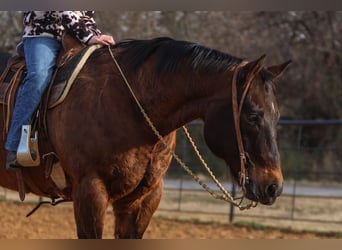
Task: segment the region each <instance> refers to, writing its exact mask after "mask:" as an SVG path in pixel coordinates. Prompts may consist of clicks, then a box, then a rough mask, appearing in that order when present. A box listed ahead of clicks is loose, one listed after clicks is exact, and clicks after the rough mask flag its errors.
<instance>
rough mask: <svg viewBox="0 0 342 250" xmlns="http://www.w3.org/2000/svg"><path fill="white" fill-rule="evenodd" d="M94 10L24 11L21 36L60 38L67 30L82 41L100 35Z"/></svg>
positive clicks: (85, 41)
mask: <svg viewBox="0 0 342 250" xmlns="http://www.w3.org/2000/svg"><path fill="white" fill-rule="evenodd" d="M93 16H94V11H27V12H24V20H23V23H24V26H25V28H24V34H23V37H37V36H38V37H39V36H40V37H41V36H43V37H44V36H45V37H54V38H56V39H58V40H60V39H61V37H62V34H63V33H64V32H65V31H67V32H68V33H70V34H71V35H73V36H75V37H76V38H77V39H78V40H80V41H81V42H83V43H87V42H88V41H89V40H90V39H91V38H92V37H93V36H94V35H100V34H101V31H100V30H99V29H98V28H97V25H96V22H95V20H94V18H93Z"/></svg>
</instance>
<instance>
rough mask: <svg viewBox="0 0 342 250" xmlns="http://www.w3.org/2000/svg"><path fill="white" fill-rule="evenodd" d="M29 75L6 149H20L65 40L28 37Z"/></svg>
mask: <svg viewBox="0 0 342 250" xmlns="http://www.w3.org/2000/svg"><path fill="white" fill-rule="evenodd" d="M23 42H24V53H25V60H26V67H27V75H26V77H25V78H24V80H23V82H22V83H21V85H20V87H19V90H18V95H17V98H16V102H15V105H14V110H13V115H12V121H11V126H10V129H9V132H8V135H7V141H6V144H5V148H6V149H7V150H8V151H17V148H18V146H19V142H20V137H21V127H22V125H28V124H31V120H32V116H33V115H34V114H35V111H36V110H37V108H38V106H39V103H40V101H41V99H42V96H43V94H44V92H45V90H46V89H47V87H48V85H49V83H50V81H51V78H52V75H53V70H54V68H55V65H56V58H57V55H58V52H59V50H60V48H61V43H60V42H59V41H58V40H57V39H54V38H50V37H32V38H31V37H30V38H24V41H23Z"/></svg>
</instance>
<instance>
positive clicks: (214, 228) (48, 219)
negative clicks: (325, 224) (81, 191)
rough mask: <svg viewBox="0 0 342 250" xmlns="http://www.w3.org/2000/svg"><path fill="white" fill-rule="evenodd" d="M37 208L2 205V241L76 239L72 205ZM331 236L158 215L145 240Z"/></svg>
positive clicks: (109, 231)
mask: <svg viewBox="0 0 342 250" xmlns="http://www.w3.org/2000/svg"><path fill="white" fill-rule="evenodd" d="M33 207H34V205H32V204H28V203H19V202H13V201H7V202H0V210H1V217H0V225H1V227H0V239H75V238H76V230H75V223H74V218H73V211H72V207H71V206H70V205H63V204H61V205H58V206H56V207H51V206H42V207H41V208H40V209H38V210H37V211H36V213H34V214H33V215H32V216H31V217H29V218H26V217H25V216H26V214H27V213H28V212H30V211H31V210H32V208H33ZM112 225H113V217H112V214H111V212H108V213H107V218H106V225H105V229H104V238H107V239H108V238H113V236H112V235H113V226H112ZM336 237H337V236H336V235H331V234H316V233H305V232H294V231H288V230H280V229H271V228H263V229H255V228H253V227H250V226H241V225H240V226H236V225H235V226H234V225H229V224H219V223H200V222H196V221H180V220H172V219H167V218H164V217H161V216H160V215H155V216H154V218H153V219H152V221H151V223H150V225H149V227H148V229H147V231H146V233H145V235H144V238H145V239H317V238H336Z"/></svg>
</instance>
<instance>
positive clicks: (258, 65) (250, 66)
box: [244, 55, 266, 77]
mask: <svg viewBox="0 0 342 250" xmlns="http://www.w3.org/2000/svg"><path fill="white" fill-rule="evenodd" d="M265 57H266V55H262V56H261V57H259V58H258V59H257V60H255V61H251V62H249V63H247V64H246V65H245V66H244V68H245V69H246V70H247V72H248V73H247V74H248V77H250V76H253V75H255V74H257V73H259V72H260V71H261V70H262V68H263V67H264V62H265Z"/></svg>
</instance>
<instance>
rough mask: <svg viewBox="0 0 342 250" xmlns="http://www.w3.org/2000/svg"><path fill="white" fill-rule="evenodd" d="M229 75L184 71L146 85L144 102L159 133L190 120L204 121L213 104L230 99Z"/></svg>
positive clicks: (166, 131) (167, 131)
mask: <svg viewBox="0 0 342 250" xmlns="http://www.w3.org/2000/svg"><path fill="white" fill-rule="evenodd" d="M231 78H232V73H231V72H230V71H226V72H223V73H215V74H195V73H194V74H189V73H187V72H184V73H183V74H182V73H178V74H175V76H173V77H164V78H160V79H159V80H160V81H159V82H158V83H156V84H154V86H153V87H151V88H148V89H150V91H149V92H148V94H147V96H146V99H148V100H149V101H146V105H147V107H148V109H149V110H150V113H151V114H152V117H153V120H154V121H155V122H156V124H157V126H158V127H159V128H160V130H161V131H162V133H164V134H167V133H169V132H171V131H173V130H175V129H177V128H179V127H181V126H182V125H184V124H186V123H188V122H190V121H193V120H196V119H202V120H204V118H205V115H206V113H207V110H208V107H209V106H210V105H211V104H212V103H214V102H216V101H222V100H230V98H231V97H230V96H231V88H230V86H231V84H230V82H231ZM162 79H167V80H162ZM148 103H150V104H148Z"/></svg>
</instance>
